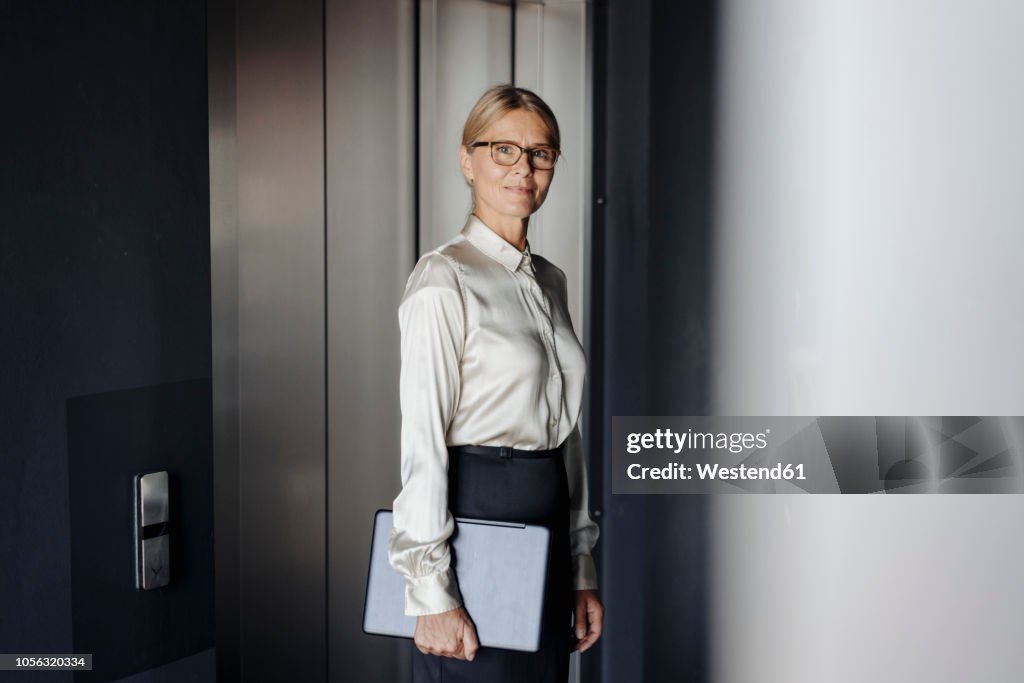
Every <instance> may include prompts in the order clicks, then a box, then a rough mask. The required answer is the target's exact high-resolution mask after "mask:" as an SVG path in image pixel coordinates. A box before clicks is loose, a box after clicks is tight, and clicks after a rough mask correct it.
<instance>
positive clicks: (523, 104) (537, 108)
mask: <svg viewBox="0 0 1024 683" xmlns="http://www.w3.org/2000/svg"><path fill="white" fill-rule="evenodd" d="M515 109H525V110H526V111H531V112H533V113H534V114H537V116H539V117H540V120H541V121H542V122H543V123H544V127H545V128H547V129H548V138H549V140H548V144H550V145H551V146H552V147H554V148H555V149H559V148H561V142H562V139H561V135H560V134H559V132H558V121H557V120H555V114H554V112H552V111H551V107H549V106H548V105H547V102H545V101H544V100H542V99H541V98H540V96H539V95H537V93H535V92H533V91H531V90H527V89H526V88H517V87H516V86H514V85H512V84H511V83H502V84H500V85H495V86H493V87H491V88H488V89H487V92H485V93H484V94H483V95H481V96H480V99H479V100H477V101H476V104H474V105H473V109H472V110H470V112H469V116H467V117H466V125H465V126H463V128H462V145H463V147H469V145H471V144H473V143H474V142H476V141H477V140H478V139H479V137H480V136H481V135H483V132H484V131H485V130H487V129H488V128H490V127H491V124H493V123H494V122H495V121H497V120H498V119H500V118H501V117H502V116H504V115H505V114H507V113H509V112H510V111H513V110H515Z"/></svg>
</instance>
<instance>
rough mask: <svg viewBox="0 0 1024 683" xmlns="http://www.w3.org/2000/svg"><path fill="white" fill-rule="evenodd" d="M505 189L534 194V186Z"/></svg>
mask: <svg viewBox="0 0 1024 683" xmlns="http://www.w3.org/2000/svg"><path fill="white" fill-rule="evenodd" d="M505 189H506V190H508V191H509V192H516V193H518V194H532V193H533V188H532V187H506V188H505Z"/></svg>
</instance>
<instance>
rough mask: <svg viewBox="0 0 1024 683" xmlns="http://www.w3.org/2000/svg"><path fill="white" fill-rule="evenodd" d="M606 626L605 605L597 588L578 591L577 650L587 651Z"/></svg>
mask: <svg viewBox="0 0 1024 683" xmlns="http://www.w3.org/2000/svg"><path fill="white" fill-rule="evenodd" d="M603 626H604V605H602V604H601V599H600V598H598V597H597V591H595V590H579V591H576V638H577V639H578V640H579V642H578V643H576V647H575V648H573V649H575V650H579V651H580V652H586V651H587V650H589V649H590V648H591V646H593V644H594V643H596V642H597V639H598V638H600V637H601V629H602V628H603Z"/></svg>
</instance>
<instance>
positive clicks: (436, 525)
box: [388, 253, 465, 616]
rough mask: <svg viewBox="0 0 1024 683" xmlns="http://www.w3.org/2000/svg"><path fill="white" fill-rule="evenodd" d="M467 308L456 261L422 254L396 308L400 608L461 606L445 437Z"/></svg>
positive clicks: (394, 536)
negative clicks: (398, 339)
mask: <svg viewBox="0 0 1024 683" xmlns="http://www.w3.org/2000/svg"><path fill="white" fill-rule="evenodd" d="M464 311H465V306H464V302H463V298H462V292H461V289H460V287H459V282H458V274H457V273H456V272H455V270H454V265H453V264H451V263H449V262H448V260H447V259H446V258H445V257H444V256H442V255H440V254H437V253H432V254H428V255H426V256H424V257H423V258H422V259H420V261H419V263H418V264H417V265H416V268H415V269H414V270H413V273H412V275H410V277H409V283H408V284H407V286H406V291H405V296H404V297H403V301H402V303H401V305H400V306H399V309H398V320H399V326H400V328H401V353H402V365H401V374H400V394H401V401H400V402H401V409H402V434H401V444H402V465H401V472H402V490H401V492H400V493H399V494H398V497H397V498H395V501H394V514H393V528H392V531H391V537H390V539H389V544H388V561H389V562H390V563H391V566H392V567H394V568H395V569H396V570H397V571H398V572H399V573H401V574H402V575H403V576H404V577H405V613H406V614H407V615H411V616H416V615H423V614H437V613H439V612H446V611H448V610H451V609H455V608H456V607H460V606H461V605H462V597H461V595H460V593H459V589H458V585H457V583H456V580H455V574H454V571H453V570H452V568H451V566H450V565H451V552H450V549H449V544H448V538H449V537H450V536H451V535H452V532H453V531H454V529H455V522H454V520H453V519H452V515H451V513H450V512H449V510H448V447H447V445H446V443H445V434H446V433H447V431H448V426H449V424H450V423H451V420H452V416H453V415H454V412H455V408H456V406H457V405H458V402H459V392H460V371H459V363H460V360H461V357H462V351H463V343H464V332H465V316H464Z"/></svg>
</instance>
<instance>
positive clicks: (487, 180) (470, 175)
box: [459, 109, 554, 225]
mask: <svg viewBox="0 0 1024 683" xmlns="http://www.w3.org/2000/svg"><path fill="white" fill-rule="evenodd" d="M479 140H480V141H481V142H485V141H486V142H490V141H492V140H502V141H506V142H514V143H515V144H517V145H519V146H520V147H523V148H526V147H537V146H541V145H550V144H551V140H550V139H549V138H548V131H547V128H545V127H544V122H543V121H542V120H541V118H540V117H539V116H538V115H537V114H534V113H533V112H531V111H526V110H525V109H513V110H512V111H510V112H509V113H507V114H505V115H504V116H503V117H501V118H500V119H498V120H497V121H495V122H494V123H493V124H492V125H491V126H490V127H489V128H488V129H487V130H485V131H484V132H483V134H482V135H480V137H479ZM459 157H460V159H461V162H462V174H463V175H464V176H466V180H467V181H470V182H471V183H472V185H473V196H474V199H475V203H476V213H477V214H478V215H479V216H480V218H481V219H482V220H483V221H484V222H485V223H488V224H489V225H492V224H493V223H496V222H505V221H511V220H515V219H524V218H527V217H529V216H530V215H531V214H533V213H534V212H535V211H536V210H537V209H539V208H540V205H541V204H543V203H544V198H545V197H546V196H547V193H548V186H549V185H550V184H551V178H552V177H553V175H554V169H549V170H546V171H538V170H535V169H533V168H531V167H530V164H529V162H528V161H527V158H526V157H527V155H526V154H525V153H524V154H522V155H521V156H520V157H519V161H517V162H516V163H515V165H513V166H502V165H500V164H497V163H495V162H494V160H493V159H492V158H491V150H490V148H489V147H475V148H471V149H468V150H467V149H466V148H465V147H462V148H460V152H459Z"/></svg>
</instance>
